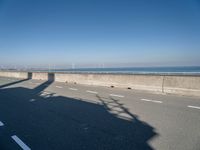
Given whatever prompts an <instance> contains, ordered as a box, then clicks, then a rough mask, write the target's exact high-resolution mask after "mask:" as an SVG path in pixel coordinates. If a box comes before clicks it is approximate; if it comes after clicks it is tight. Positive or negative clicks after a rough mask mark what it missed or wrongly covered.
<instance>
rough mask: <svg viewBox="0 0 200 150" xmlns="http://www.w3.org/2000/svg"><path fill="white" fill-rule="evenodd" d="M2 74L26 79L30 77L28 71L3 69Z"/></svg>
mask: <svg viewBox="0 0 200 150" xmlns="http://www.w3.org/2000/svg"><path fill="white" fill-rule="evenodd" d="M0 76H1V77H11V78H21V79H26V78H28V73H27V72H9V71H7V72H3V71H0Z"/></svg>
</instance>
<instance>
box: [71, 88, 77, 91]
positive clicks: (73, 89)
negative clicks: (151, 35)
mask: <svg viewBox="0 0 200 150" xmlns="http://www.w3.org/2000/svg"><path fill="white" fill-rule="evenodd" d="M69 89H70V90H72V91H77V90H78V89H75V88H69Z"/></svg>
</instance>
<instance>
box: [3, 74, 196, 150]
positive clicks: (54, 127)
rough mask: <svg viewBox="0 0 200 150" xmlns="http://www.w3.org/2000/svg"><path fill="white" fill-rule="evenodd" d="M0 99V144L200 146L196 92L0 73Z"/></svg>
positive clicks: (142, 148) (168, 149) (165, 149)
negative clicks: (167, 91)
mask: <svg viewBox="0 0 200 150" xmlns="http://www.w3.org/2000/svg"><path fill="white" fill-rule="evenodd" d="M0 101H1V102H0V121H1V123H3V126H0V149H11V150H12V149H14V150H15V149H21V148H20V146H22V145H18V144H17V142H16V141H15V140H13V139H12V136H13V135H16V136H17V137H18V138H19V139H20V140H21V141H23V143H24V144H25V145H27V146H28V147H29V148H30V149H39V150H40V149H48V150H57V149H58V150H60V149H67V150H69V149H70V150H71V149H72V150H75V149H77V150H78V149H99V150H111V149H119V150H121V149H123V150H130V149H133V150H154V149H155V150H199V149H200V99H199V98H195V97H186V96H175V95H165V94H151V93H147V92H142V91H137V90H128V89H122V88H109V87H100V86H91V85H80V84H71V83H62V82H52V81H42V80H33V79H25V80H23V79H15V78H3V77H0Z"/></svg>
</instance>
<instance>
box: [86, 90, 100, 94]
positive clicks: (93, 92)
mask: <svg viewBox="0 0 200 150" xmlns="http://www.w3.org/2000/svg"><path fill="white" fill-rule="evenodd" d="M86 92H88V93H92V94H98V92H96V91H89V90H88V91H86Z"/></svg>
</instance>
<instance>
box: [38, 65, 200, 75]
mask: <svg viewBox="0 0 200 150" xmlns="http://www.w3.org/2000/svg"><path fill="white" fill-rule="evenodd" d="M40 71H41V70H40ZM43 71H47V72H66V73H100V74H101V73H103V74H167V75H170V74H172V75H174V74H175V75H177V74H178V75H179V74H181V75H200V66H186V67H182V66H181V67H119V68H75V69H74V68H73V69H55V70H51V69H50V70H43Z"/></svg>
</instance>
